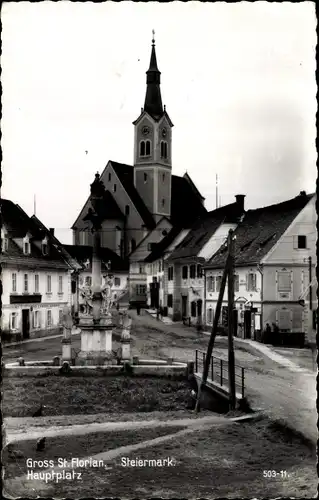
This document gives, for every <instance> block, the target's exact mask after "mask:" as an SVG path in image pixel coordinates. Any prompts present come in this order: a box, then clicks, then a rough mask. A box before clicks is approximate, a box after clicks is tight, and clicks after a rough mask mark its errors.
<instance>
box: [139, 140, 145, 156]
mask: <svg viewBox="0 0 319 500" xmlns="http://www.w3.org/2000/svg"><path fill="white" fill-rule="evenodd" d="M140 156H145V142H144V141H141V142H140Z"/></svg>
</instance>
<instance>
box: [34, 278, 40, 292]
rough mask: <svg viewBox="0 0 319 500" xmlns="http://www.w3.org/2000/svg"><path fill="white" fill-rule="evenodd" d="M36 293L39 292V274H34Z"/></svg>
mask: <svg viewBox="0 0 319 500" xmlns="http://www.w3.org/2000/svg"><path fill="white" fill-rule="evenodd" d="M34 293H39V275H38V274H35V275H34Z"/></svg>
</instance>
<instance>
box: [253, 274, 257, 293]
mask: <svg viewBox="0 0 319 500" xmlns="http://www.w3.org/2000/svg"><path fill="white" fill-rule="evenodd" d="M253 288H254V290H257V275H256V274H253Z"/></svg>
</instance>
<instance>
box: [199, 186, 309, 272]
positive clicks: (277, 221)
mask: <svg viewBox="0 0 319 500" xmlns="http://www.w3.org/2000/svg"><path fill="white" fill-rule="evenodd" d="M313 196H314V195H313V194H312V195H311V194H310V195H307V194H306V193H305V192H303V191H302V192H301V193H300V194H299V195H298V196H296V197H295V198H293V199H291V200H287V201H284V202H282V203H277V204H275V205H270V206H268V207H262V208H258V209H256V210H248V211H247V212H246V214H245V217H244V218H243V220H242V222H241V223H240V224H239V225H238V227H237V228H236V230H235V232H234V236H236V243H235V265H236V266H238V265H239V266H240V265H252V264H257V263H259V262H260V261H261V260H262V259H263V257H265V256H266V255H267V254H268V252H269V251H270V250H271V248H272V247H273V246H274V245H275V243H277V241H278V240H279V239H280V238H281V236H282V235H283V233H284V232H285V231H286V230H287V229H288V227H289V226H290V224H291V223H292V222H293V220H294V219H295V218H296V216H297V215H298V214H299V212H300V211H301V210H302V209H303V208H304V207H305V206H306V205H307V203H308V202H309V201H310V199H311V198H312V197H313ZM226 250H227V248H226V244H224V245H222V246H221V248H220V249H219V250H218V251H217V252H216V253H215V255H213V257H212V258H211V259H210V260H209V261H208V263H207V267H209V268H220V267H223V266H224V265H225V263H226V256H227V251H226Z"/></svg>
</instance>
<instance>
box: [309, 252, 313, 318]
mask: <svg viewBox="0 0 319 500" xmlns="http://www.w3.org/2000/svg"><path fill="white" fill-rule="evenodd" d="M311 282H312V258H311V257H309V310H310V311H312V284H311Z"/></svg>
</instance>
